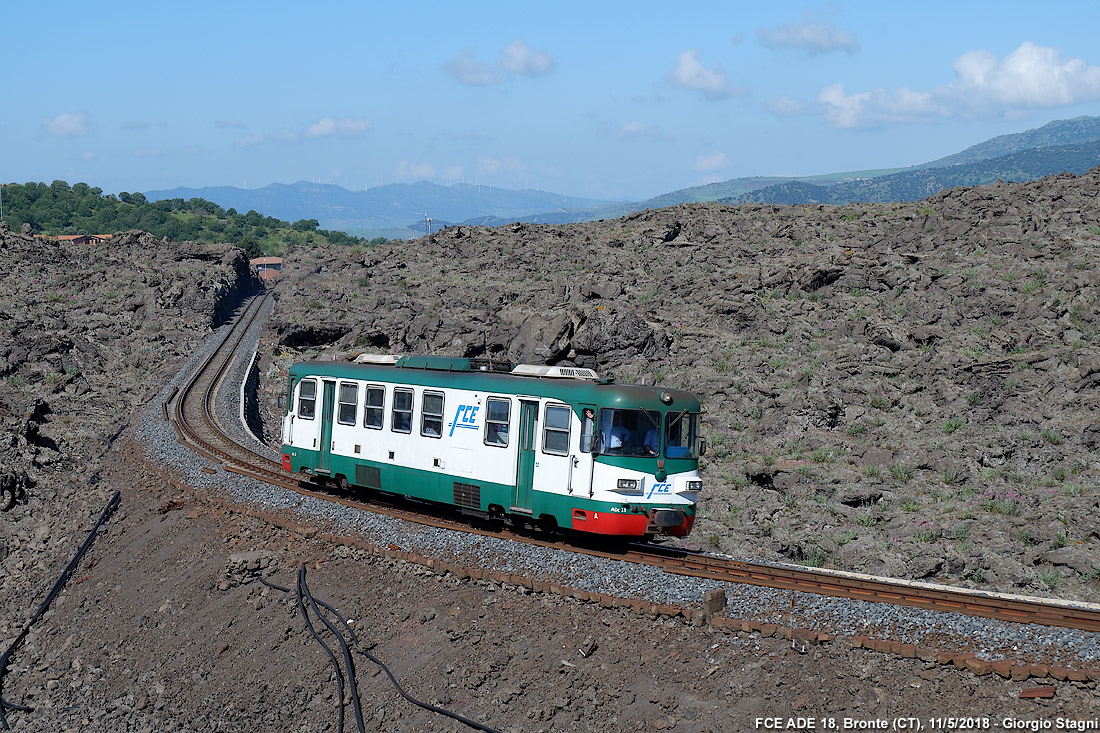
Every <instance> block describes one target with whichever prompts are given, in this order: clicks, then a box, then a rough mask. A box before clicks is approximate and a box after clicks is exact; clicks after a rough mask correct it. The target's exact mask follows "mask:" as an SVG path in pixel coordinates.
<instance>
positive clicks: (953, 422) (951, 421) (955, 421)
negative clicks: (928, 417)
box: [943, 417, 966, 435]
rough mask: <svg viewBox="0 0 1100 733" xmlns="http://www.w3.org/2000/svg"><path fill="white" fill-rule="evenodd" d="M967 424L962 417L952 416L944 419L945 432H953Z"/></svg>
mask: <svg viewBox="0 0 1100 733" xmlns="http://www.w3.org/2000/svg"><path fill="white" fill-rule="evenodd" d="M963 425H966V420H964V419H963V418H961V417H950V418H948V419H946V420H944V421H943V432H945V433H947V434H949V435H950V434H951V433H953V432H955V431H956V430H958V429H959V428H961V427H962V426H963Z"/></svg>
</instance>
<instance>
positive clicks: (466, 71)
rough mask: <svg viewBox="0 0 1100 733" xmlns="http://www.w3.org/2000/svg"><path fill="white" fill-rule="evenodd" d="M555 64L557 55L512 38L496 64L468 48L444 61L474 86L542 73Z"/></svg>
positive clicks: (454, 73) (447, 68) (446, 67)
mask: <svg viewBox="0 0 1100 733" xmlns="http://www.w3.org/2000/svg"><path fill="white" fill-rule="evenodd" d="M553 68H554V57H553V56H551V55H550V54H548V53H546V52H545V51H536V50H534V49H533V48H531V47H530V46H528V45H527V44H526V43H524V42H523V41H512V42H511V43H510V44H508V45H507V46H506V47H505V48H504V50H503V51H501V52H500V56H499V57H498V58H497V62H496V66H495V67H494V66H492V65H490V64H486V63H483V62H481V61H478V60H477V59H475V58H474V54H473V51H470V50H466V51H463V52H462V53H460V54H459V55H458V56H455V57H454V58H453V59H451V60H450V61H448V62H447V63H446V64H444V65H443V69H444V70H445V71H446V72H447V73H448V74H450V75H451V76H453V77H454V78H455V79H457V80H458V81H460V82H462V83H463V84H466V85H467V86H472V87H487V86H493V85H494V84H500V83H501V82H504V81H506V80H507V79H508V78H509V77H512V76H528V77H533V76H543V75H544V74H548V73H550V72H551V71H552V70H553Z"/></svg>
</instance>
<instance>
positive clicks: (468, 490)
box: [454, 481, 481, 509]
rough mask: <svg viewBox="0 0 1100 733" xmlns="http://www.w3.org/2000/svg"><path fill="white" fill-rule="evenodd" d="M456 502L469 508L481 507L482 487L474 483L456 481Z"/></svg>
mask: <svg viewBox="0 0 1100 733" xmlns="http://www.w3.org/2000/svg"><path fill="white" fill-rule="evenodd" d="M454 488H455V504H457V505H458V506H461V507H466V508H467V509H480V508H481V487H480V486H475V485H473V484H464V483H460V482H458V481H455V483H454Z"/></svg>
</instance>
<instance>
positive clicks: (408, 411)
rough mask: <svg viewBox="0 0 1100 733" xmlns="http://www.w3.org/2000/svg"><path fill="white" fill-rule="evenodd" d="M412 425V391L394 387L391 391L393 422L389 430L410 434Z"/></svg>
mask: <svg viewBox="0 0 1100 733" xmlns="http://www.w3.org/2000/svg"><path fill="white" fill-rule="evenodd" d="M412 424H413V391H412V390H411V389H402V388H401V387H395V388H394V390H393V421H392V422H391V423H390V429H391V430H393V431H394V432H395V433H411V432H412Z"/></svg>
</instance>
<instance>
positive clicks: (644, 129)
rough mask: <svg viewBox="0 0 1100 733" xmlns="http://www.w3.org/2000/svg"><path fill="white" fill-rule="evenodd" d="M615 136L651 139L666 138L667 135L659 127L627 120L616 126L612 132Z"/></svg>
mask: <svg viewBox="0 0 1100 733" xmlns="http://www.w3.org/2000/svg"><path fill="white" fill-rule="evenodd" d="M612 134H613V135H614V136H615V137H619V138H623V139H633V138H650V139H653V140H668V139H669V137H668V135H666V134H665V133H663V132H661V131H660V130H659V129H657V128H656V127H654V126H653V125H650V124H648V123H645V122H638V121H636V120H635V121H633V122H627V123H626V124H625V125H623V126H622V127H619V128H617V129H616V130H615V131H614V132H613V133H612Z"/></svg>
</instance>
